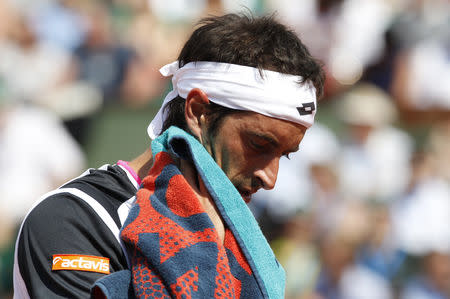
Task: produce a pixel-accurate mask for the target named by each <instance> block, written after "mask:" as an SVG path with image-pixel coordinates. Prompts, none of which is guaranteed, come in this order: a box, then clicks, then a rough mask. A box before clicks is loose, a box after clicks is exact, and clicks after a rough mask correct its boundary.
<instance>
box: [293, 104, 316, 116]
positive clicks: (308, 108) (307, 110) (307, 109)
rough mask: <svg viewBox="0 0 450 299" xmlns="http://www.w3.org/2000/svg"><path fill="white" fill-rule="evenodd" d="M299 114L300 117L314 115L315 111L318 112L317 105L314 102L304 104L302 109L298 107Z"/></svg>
mask: <svg viewBox="0 0 450 299" xmlns="http://www.w3.org/2000/svg"><path fill="white" fill-rule="evenodd" d="M296 108H297V111H298V113H300V115H308V114H312V113H313V112H314V110H316V105H314V102H309V103H304V104H302V107H296Z"/></svg>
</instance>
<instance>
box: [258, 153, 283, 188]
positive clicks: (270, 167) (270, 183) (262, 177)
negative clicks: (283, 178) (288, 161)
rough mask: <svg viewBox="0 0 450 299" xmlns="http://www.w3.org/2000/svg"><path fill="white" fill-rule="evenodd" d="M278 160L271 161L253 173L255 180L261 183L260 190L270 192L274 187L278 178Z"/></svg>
mask: <svg viewBox="0 0 450 299" xmlns="http://www.w3.org/2000/svg"><path fill="white" fill-rule="evenodd" d="M279 162H280V159H279V158H274V159H272V160H271V161H270V162H269V163H268V164H266V165H265V167H262V168H261V169H258V170H257V171H256V172H255V176H256V178H257V179H258V180H259V181H260V182H261V184H262V188H264V189H266V190H271V189H273V188H274V187H275V182H276V181H277V176H278V167H279Z"/></svg>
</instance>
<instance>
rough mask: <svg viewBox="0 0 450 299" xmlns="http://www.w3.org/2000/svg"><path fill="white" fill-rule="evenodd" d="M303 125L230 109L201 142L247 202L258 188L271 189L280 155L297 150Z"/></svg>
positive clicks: (203, 135) (203, 134) (205, 133)
mask: <svg viewBox="0 0 450 299" xmlns="http://www.w3.org/2000/svg"><path fill="white" fill-rule="evenodd" d="M305 131H306V128H305V127H304V126H302V125H300V124H295V123H293V122H289V121H285V120H280V119H275V118H271V117H268V116H264V115H261V114H258V113H254V112H242V113H233V114H231V115H227V116H225V117H224V119H223V120H222V121H221V123H220V125H219V127H218V129H217V130H216V133H215V135H213V134H212V132H211V130H206V132H205V131H203V132H202V137H201V140H202V143H203V145H204V146H205V147H206V149H207V150H208V151H209V153H210V154H211V155H212V157H213V158H214V160H215V161H216V163H217V164H218V165H219V166H220V167H221V168H222V170H223V171H224V172H225V174H226V175H227V176H228V178H229V179H230V181H231V182H232V183H233V185H234V186H235V187H236V188H237V190H238V191H239V192H240V193H241V196H242V197H243V199H244V200H245V201H246V202H247V203H248V202H249V201H250V199H251V195H252V194H253V193H255V192H256V191H258V189H260V188H264V189H272V188H273V187H274V186H275V181H276V179H277V175H278V165H279V160H280V158H281V157H282V156H287V155H288V154H289V153H292V152H295V151H297V150H298V146H299V143H300V141H301V140H302V139H303V136H304V134H305Z"/></svg>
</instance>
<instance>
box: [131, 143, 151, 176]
mask: <svg viewBox="0 0 450 299" xmlns="http://www.w3.org/2000/svg"><path fill="white" fill-rule="evenodd" d="M128 165H129V166H130V167H131V168H132V169H133V170H134V171H135V172H136V173H137V175H138V176H139V177H140V178H142V179H143V178H144V177H146V176H147V174H148V172H149V171H150V168H151V167H152V165H153V157H152V150H151V148H150V147H149V148H148V149H147V150H146V151H144V152H143V153H142V154H140V155H139V156H137V157H136V158H134V159H133V160H131V161H130V162H129V163H128Z"/></svg>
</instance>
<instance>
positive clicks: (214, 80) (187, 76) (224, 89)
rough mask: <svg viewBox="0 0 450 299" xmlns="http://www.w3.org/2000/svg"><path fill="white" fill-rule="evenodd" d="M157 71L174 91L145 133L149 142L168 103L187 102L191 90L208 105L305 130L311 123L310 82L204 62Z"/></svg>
mask: <svg viewBox="0 0 450 299" xmlns="http://www.w3.org/2000/svg"><path fill="white" fill-rule="evenodd" d="M159 71H160V72H161V74H162V75H163V76H166V77H168V76H173V77H172V85H173V90H172V91H171V92H169V93H168V94H167V96H166V98H165V99H164V102H163V104H162V106H161V109H160V110H159V111H158V113H157V114H156V116H155V118H154V119H153V120H152V122H151V123H150V125H149V127H148V129H147V132H148V134H149V136H150V138H152V139H155V138H156V137H157V136H158V135H159V134H160V133H161V130H162V125H163V122H164V120H165V119H166V113H165V112H164V108H165V106H166V105H167V103H169V102H170V101H171V100H173V99H174V98H175V97H176V96H177V95H179V96H181V97H182V98H186V97H187V95H188V93H189V92H190V91H191V90H192V89H194V88H199V89H201V90H202V91H203V92H205V93H206V95H207V96H208V98H209V100H210V101H212V102H214V103H216V104H218V105H221V106H224V107H228V108H231V109H237V110H247V111H253V112H257V113H260V114H263V115H266V116H270V117H274V118H279V119H284V120H288V121H292V122H295V123H299V124H301V125H303V126H305V127H307V128H309V127H310V126H311V125H312V124H313V123H314V115H315V114H316V89H315V88H314V86H313V84H312V83H311V82H309V81H308V82H303V83H301V84H299V83H300V82H301V81H302V77H301V76H293V75H287V74H282V73H278V72H273V71H268V70H263V71H260V70H259V69H257V68H253V67H248V66H242V65H237V64H228V63H218V62H204V61H201V62H190V63H188V64H186V65H184V66H183V67H182V68H179V67H178V61H175V62H172V63H171V64H167V65H165V66H163V67H162V68H161V69H160V70H159Z"/></svg>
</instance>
